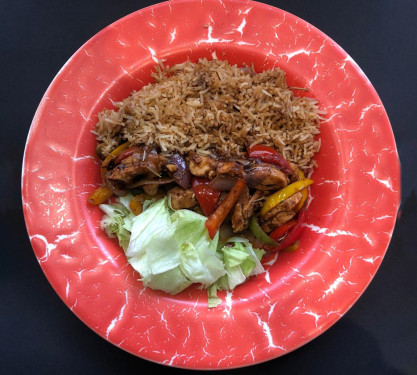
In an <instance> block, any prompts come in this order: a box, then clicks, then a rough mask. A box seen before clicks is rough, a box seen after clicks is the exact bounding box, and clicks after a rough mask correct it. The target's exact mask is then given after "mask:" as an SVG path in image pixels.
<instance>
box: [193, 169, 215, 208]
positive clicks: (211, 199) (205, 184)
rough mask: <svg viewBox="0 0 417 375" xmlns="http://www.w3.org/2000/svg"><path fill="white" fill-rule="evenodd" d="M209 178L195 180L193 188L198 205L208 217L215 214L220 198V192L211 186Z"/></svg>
mask: <svg viewBox="0 0 417 375" xmlns="http://www.w3.org/2000/svg"><path fill="white" fill-rule="evenodd" d="M209 183H210V180H209V179H208V178H196V177H195V178H193V180H192V187H193V192H194V194H195V197H196V198H197V201H198V204H199V205H200V207H201V209H202V210H203V212H204V214H205V215H206V216H209V215H211V214H212V213H213V211H214V209H215V208H216V205H217V202H218V200H219V197H220V191H217V190H214V189H212V188H211V187H210V186H209Z"/></svg>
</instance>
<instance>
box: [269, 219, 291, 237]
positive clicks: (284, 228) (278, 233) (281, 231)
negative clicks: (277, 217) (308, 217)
mask: <svg viewBox="0 0 417 375" xmlns="http://www.w3.org/2000/svg"><path fill="white" fill-rule="evenodd" d="M296 223H297V221H296V220H294V219H293V220H290V221H287V222H286V223H284V224H282V225H280V226H279V227H278V228H276V229H274V230H273V231H272V233H270V235H269V237H271V238H272V239H273V240H274V241H279V240H280V239H281V238H282V237H284V235H285V234H286V233H287V232H288V231H289V230H290V229H291V228H292V227H293V226H294V225H295V224H296Z"/></svg>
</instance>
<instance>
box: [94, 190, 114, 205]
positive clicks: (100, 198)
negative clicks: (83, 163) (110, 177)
mask: <svg viewBox="0 0 417 375" xmlns="http://www.w3.org/2000/svg"><path fill="white" fill-rule="evenodd" d="M112 195H113V191H112V190H111V189H110V188H109V187H108V186H100V187H99V188H97V189H96V190H94V191H93V192H92V193H91V194H90V196H89V197H88V202H89V203H91V204H93V205H94V206H97V205H99V204H102V203H104V202H105V201H106V200H107V199H109V198H110V197H111V196H112Z"/></svg>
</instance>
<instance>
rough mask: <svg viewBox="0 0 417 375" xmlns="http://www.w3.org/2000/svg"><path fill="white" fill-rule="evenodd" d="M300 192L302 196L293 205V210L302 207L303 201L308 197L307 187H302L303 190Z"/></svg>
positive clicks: (295, 210) (298, 209)
mask: <svg viewBox="0 0 417 375" xmlns="http://www.w3.org/2000/svg"><path fill="white" fill-rule="evenodd" d="M301 194H303V197H302V198H301V199H300V201H299V202H298V203H297V205H296V206H295V207H294V212H298V211H300V210H301V209H302V208H303V206H304V203H305V201H306V200H307V198H308V189H307V188H304V189H303V190H301Z"/></svg>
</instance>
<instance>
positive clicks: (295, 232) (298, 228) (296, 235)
mask: <svg viewBox="0 0 417 375" xmlns="http://www.w3.org/2000/svg"><path fill="white" fill-rule="evenodd" d="M305 217H306V211H305V210H302V211H301V212H300V213H299V214H298V219H297V223H296V224H295V225H294V226H293V227H292V228H291V230H289V231H288V233H287V235H286V236H285V237H284V238H283V240H282V241H281V242H280V243H279V245H278V246H275V247H271V246H265V247H264V249H265V250H267V251H269V252H277V251H281V250H285V249H286V248H287V247H289V246H291V245H293V244H294V243H295V242H296V241H298V240H299V239H300V237H301V235H302V233H303V231H304V228H305V226H304V222H305Z"/></svg>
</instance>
